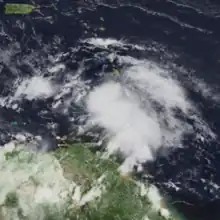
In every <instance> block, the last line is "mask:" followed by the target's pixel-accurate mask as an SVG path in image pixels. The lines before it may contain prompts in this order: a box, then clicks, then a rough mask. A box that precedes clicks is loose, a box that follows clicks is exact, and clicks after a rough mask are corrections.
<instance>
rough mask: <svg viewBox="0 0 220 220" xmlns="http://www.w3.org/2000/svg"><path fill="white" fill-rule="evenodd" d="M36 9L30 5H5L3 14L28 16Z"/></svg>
mask: <svg viewBox="0 0 220 220" xmlns="http://www.w3.org/2000/svg"><path fill="white" fill-rule="evenodd" d="M35 8H36V7H35V6H33V5H30V4H21V3H19V4H14V3H7V4H5V14H30V13H31V12H32V11H33V10H34V9H35Z"/></svg>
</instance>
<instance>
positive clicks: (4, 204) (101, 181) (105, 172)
mask: <svg viewBox="0 0 220 220" xmlns="http://www.w3.org/2000/svg"><path fill="white" fill-rule="evenodd" d="M118 166H119V164H118V163H117V162H116V161H113V160H108V159H102V158H101V157H100V155H98V154H96V153H94V152H92V151H91V150H90V149H89V148H88V147H86V146H85V144H66V145H63V146H62V147H60V148H58V149H57V150H55V151H53V152H50V153H37V152H35V151H30V150H27V146H20V145H19V146H15V145H13V144H12V145H10V146H9V147H8V149H6V148H5V149H0V167H1V168H0V175H1V176H3V175H4V177H5V178H9V179H10V178H12V177H13V178H15V179H16V183H14V180H11V181H12V183H11V184H12V185H11V186H10V181H7V184H8V186H6V185H5V184H6V182H5V183H2V182H1V183H0V219H1V220H11V219H13V220H68V219H69V220H112V219H114V220H164V219H165V218H164V217H162V216H161V215H160V214H159V213H158V212H157V211H155V210H154V209H153V207H152V204H151V203H150V202H149V200H148V198H147V196H143V195H141V192H140V191H141V189H140V187H139V186H138V185H137V184H136V183H135V181H134V179H133V178H132V177H130V176H127V177H125V176H121V175H120V173H119V172H118V170H117V168H118ZM7 175H8V176H7ZM12 175H13V176H12ZM146 187H147V186H146ZM6 191H7V193H6ZM47 193H48V195H49V196H48V200H47V198H46V199H44V200H42V198H40V197H41V196H43V197H45V196H46V194H47ZM61 194H63V195H64V194H65V196H61ZM3 195H4V196H3ZM36 195H37V196H36ZM39 196H40V197H39ZM3 197H4V201H3V200H2V199H1V198H3ZM55 197H59V202H58V200H57V201H56V198H55ZM61 197H62V198H63V199H61ZM36 198H37V199H36ZM51 198H52V199H51ZM36 200H37V201H39V202H36ZM55 201H56V202H55ZM60 201H62V202H60ZM39 213H41V214H39ZM171 219H175V220H176V218H171Z"/></svg>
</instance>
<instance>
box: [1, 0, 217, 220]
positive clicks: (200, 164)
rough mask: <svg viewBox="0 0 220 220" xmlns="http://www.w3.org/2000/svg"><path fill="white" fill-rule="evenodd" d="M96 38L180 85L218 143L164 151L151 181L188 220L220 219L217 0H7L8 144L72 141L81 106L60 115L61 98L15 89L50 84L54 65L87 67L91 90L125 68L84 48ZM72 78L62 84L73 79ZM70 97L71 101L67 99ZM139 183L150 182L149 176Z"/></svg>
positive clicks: (4, 127)
mask: <svg viewBox="0 0 220 220" xmlns="http://www.w3.org/2000/svg"><path fill="white" fill-rule="evenodd" d="M12 2H16V3H22V2H23V3H29V4H36V5H37V6H40V8H39V11H35V12H33V13H30V14H27V15H6V14H5V13H4V4H5V3H12ZM88 38H101V39H106V38H112V39H117V40H125V41H126V42H127V43H128V44H127V46H126V47H127V48H126V49H123V48H119V47H115V48H114V46H112V47H111V48H110V50H111V51H116V52H117V53H118V54H121V55H129V56H132V57H134V58H136V59H147V60H152V61H153V62H155V63H158V64H160V65H163V66H166V68H167V69H169V70H170V74H173V75H175V77H176V78H177V79H178V80H179V81H180V83H181V84H182V86H183V87H184V89H185V90H186V91H187V94H188V98H189V99H190V100H192V101H193V103H195V104H196V106H197V108H198V109H199V111H200V112H201V115H202V118H203V119H204V121H206V123H207V125H208V126H209V127H210V128H211V129H212V131H213V132H214V133H215V134H216V138H214V139H211V138H210V139H209V138H207V139H206V140H203V141H198V139H196V138H195V136H196V134H195V133H194V134H191V135H188V136H186V137H185V139H184V140H183V145H184V147H183V148H175V146H173V149H174V150H172V151H171V152H170V153H169V154H168V155H166V156H161V155H160V154H159V153H158V155H157V157H156V159H155V161H154V162H151V163H148V164H146V170H147V172H148V173H150V174H151V177H150V178H149V179H148V178H147V179H148V181H152V182H153V183H155V184H156V185H157V186H158V187H159V188H160V190H161V191H162V192H163V193H164V194H166V195H167V196H168V197H169V198H170V201H171V203H173V206H174V207H175V208H176V209H177V210H178V211H179V212H181V213H183V215H184V216H185V217H186V219H188V220H218V219H220V209H219V207H220V143H219V141H220V138H219V137H220V2H218V1H216V0H215V1H211V0H200V1H199V0H191V1H189V0H175V1H174V0H139V1H137V0H133V1H131V0H130V1H129V0H127V1H126V0H117V1H116V0H112V1H110V0H84V1H83V0H47V1H45V0H44V1H43V0H33V1H22V0H20V1H18V0H17V1H15V0H14V1H9V0H8V1H6V0H5V1H4V0H3V1H2V0H0V98H1V100H0V143H1V145H3V144H4V143H6V142H8V141H10V140H11V139H12V138H13V135H14V134H17V133H20V132H28V133H30V134H33V135H41V136H42V137H43V138H45V139H48V140H49V143H50V147H51V148H55V147H56V139H55V136H64V135H67V136H71V137H74V135H75V131H76V128H77V126H79V125H80V123H82V121H81V120H80V119H79V118H80V116H85V117H86V111H85V109H83V108H82V107H79V106H77V105H75V104H74V103H73V104H72V106H71V109H68V110H67V111H65V112H63V111H52V110H51V108H52V105H53V102H54V99H53V97H51V96H50V97H48V98H46V99H31V98H30V99H28V98H25V97H20V96H19V97H20V99H19V100H17V99H13V95H12V91H14V90H15V89H16V88H15V87H14V86H15V82H16V80H18V81H19V79H21V78H25V77H32V76H35V75H38V76H39V74H40V76H41V77H45V78H46V77H48V74H49V73H48V71H47V68H48V67H50V66H51V65H52V63H53V62H57V61H56V59H57V60H59V62H60V63H61V62H62V63H65V66H66V67H65V68H66V69H65V71H66V72H68V74H69V73H71V72H76V71H77V70H78V69H79V67H80V65H81V64H82V62H84V60H86V61H85V62H84V66H85V68H84V70H83V73H82V76H81V77H82V80H84V81H86V80H90V83H92V86H96V85H98V84H99V83H100V82H101V81H102V79H103V76H102V75H101V74H97V72H100V70H102V71H103V70H104V72H105V71H112V70H113V69H115V68H117V69H120V68H121V66H119V64H118V63H117V60H115V61H114V62H112V63H109V62H108V60H107V59H106V58H105V55H106V54H107V53H108V51H107V49H106V48H104V49H103V48H98V47H97V48H94V47H93V48H91V47H89V46H88V44H87V43H85V42H83V39H88ZM131 45H142V46H145V48H146V49H145V50H136V49H135V48H134V47H132V46H131ZM108 49H109V48H108ZM96 54H98V55H97V56H96ZM100 54H101V55H100ZM65 71H63V72H62V71H61V72H60V74H57V77H56V78H54V79H53V80H54V82H57V83H59V82H66V80H67V79H68V77H66V75H65ZM39 72H40V73H39ZM195 79H199V81H196V80H195ZM201 82H203V84H202V83H201ZM202 85H206V86H202ZM74 86H75V87H74ZM74 86H73V88H71V89H73V90H74V88H77V89H79V90H80V85H79V84H78V85H75V84H74ZM39 89H41V88H39ZM71 94H72V93H71ZM68 98H69V97H68V94H67V95H65V96H63V97H62V100H61V102H63V103H65V100H67V99H68ZM18 106H19V109H18ZM72 118H74V120H70V119H72ZM186 120H187V119H186ZM189 123H192V125H193V122H189ZM52 124H56V128H55V129H52V127H53V126H52ZM53 128H54V127H53ZM85 138H87V139H88V140H90V139H95V140H97V139H99V136H98V135H96V136H95V137H94V136H90V135H89V134H87V135H86V137H85ZM139 177H140V178H143V179H144V178H146V177H144V173H142V174H141V175H139ZM172 183H173V184H175V185H176V186H177V185H178V187H179V190H176V187H172Z"/></svg>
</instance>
